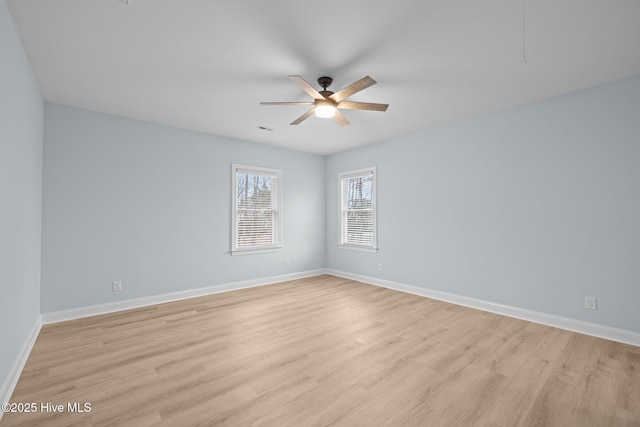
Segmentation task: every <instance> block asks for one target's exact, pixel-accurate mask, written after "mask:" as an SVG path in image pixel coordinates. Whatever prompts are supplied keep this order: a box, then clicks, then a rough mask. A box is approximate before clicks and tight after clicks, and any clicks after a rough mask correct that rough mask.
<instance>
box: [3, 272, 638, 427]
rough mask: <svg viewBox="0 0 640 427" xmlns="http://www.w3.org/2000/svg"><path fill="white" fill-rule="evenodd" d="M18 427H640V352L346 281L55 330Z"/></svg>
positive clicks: (284, 286)
mask: <svg viewBox="0 0 640 427" xmlns="http://www.w3.org/2000/svg"><path fill="white" fill-rule="evenodd" d="M12 401H13V402H23V403H24V402H35V403H37V404H38V405H40V404H41V403H46V402H51V403H53V404H63V405H65V407H66V405H67V403H68V402H79V403H84V402H88V403H90V404H91V412H89V413H83V414H78V413H75V414H74V413H69V412H67V411H66V408H65V412H63V413H56V414H53V413H46V412H37V413H34V414H12V413H7V414H5V416H4V418H3V419H2V421H1V422H0V425H2V426H13V425H46V426H71V425H74V426H75V425H78V426H81V425H100V426H102V425H131V426H146V425H160V426H189V425H230V426H231V425H233V426H235V425H239V426H245V425H256V426H278V427H280V426H325V425H340V426H396V425H410V426H456V425H469V426H508V427H511V426H562V427H573V426H576V427H577V426H580V427H582V426H640V348H638V347H634V346H630V345H624V344H620V343H615V342H611V341H606V340H603V339H598V338H592V337H589V336H585V335H579V334H575V333H571V332H567V331H563V330H560V329H555V328H551V327H547V326H542V325H538V324H534V323H529V322H525V321H521V320H517V319H512V318H508V317H503V316H499V315H495V314H491V313H486V312H482V311H478V310H473V309H469V308H464V307H459V306H455V305H452V304H447V303H443V302H439V301H434V300H431V299H428V298H423V297H418V296H414V295H409V294H404V293H401V292H396V291H392V290H388V289H383V288H378V287H374V286H370V285H366V284H362V283H359V282H354V281H351V280H346V279H341V278H337V277H332V276H317V277H312V278H308V279H303V280H295V281H290V282H284V283H278V284H274V285H269V286H263V287H259V288H253V289H246V290H241V291H235V292H228V293H223V294H217V295H211V296H206V297H200V298H195V299H190V300H184V301H179V302H173V303H168V304H161V305H156V306H151V307H145V308H140V309H135V310H129V311H124V312H120V313H114V314H107V315H101V316H95V317H90V318H85V319H79V320H73V321H69V322H63V323H58V324H53V325H46V326H44V327H43V328H42V331H41V333H40V336H39V337H38V339H37V342H36V344H35V346H34V348H33V351H32V353H31V356H30V357H29V360H28V362H27V364H26V366H25V369H24V371H23V373H22V376H21V377H20V380H19V382H18V385H17V387H16V390H15V392H14V395H13V397H12Z"/></svg>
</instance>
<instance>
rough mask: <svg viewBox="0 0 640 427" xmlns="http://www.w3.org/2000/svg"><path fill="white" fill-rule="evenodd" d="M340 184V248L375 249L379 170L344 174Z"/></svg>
mask: <svg viewBox="0 0 640 427" xmlns="http://www.w3.org/2000/svg"><path fill="white" fill-rule="evenodd" d="M340 182H341V194H342V200H341V221H340V223H341V236H340V244H342V245H356V246H362V247H368V248H375V247H376V221H375V169H373V168H372V169H366V170H363V171H356V172H351V173H344V174H341V178H340Z"/></svg>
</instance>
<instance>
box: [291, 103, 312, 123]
mask: <svg viewBox="0 0 640 427" xmlns="http://www.w3.org/2000/svg"><path fill="white" fill-rule="evenodd" d="M315 109H316V107H313V108H312V109H311V110H309V111H307V112H306V113H304V114H303V115H301V116H300V117H298V118H297V119H295V120H294V121H292V122H291V124H292V125H297V124H300V122H302V121H303V120H306V119H308V118H309V117H311V116H312V115H313V112H314V111H315Z"/></svg>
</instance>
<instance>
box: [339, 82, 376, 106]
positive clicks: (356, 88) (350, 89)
mask: <svg viewBox="0 0 640 427" xmlns="http://www.w3.org/2000/svg"><path fill="white" fill-rule="evenodd" d="M376 83H377V82H376V81H375V80H373V79H372V78H371V77H369V76H367V77H363V78H361V79H360V80H358V81H357V82H355V83H351V84H350V85H349V86H347V87H345V88H344V89H342V90H339V91H338V92H336V93H334V94H333V95H331V96H330V97H329V99H332V100H334V101H336V102H340V101H342V100H343V99H345V98H348V97H350V96H351V95H353V94H355V93H358V92H360V91H361V90H363V89H366V88H368V87H369V86H373V85H374V84H376Z"/></svg>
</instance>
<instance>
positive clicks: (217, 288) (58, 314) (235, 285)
mask: <svg viewBox="0 0 640 427" xmlns="http://www.w3.org/2000/svg"><path fill="white" fill-rule="evenodd" d="M324 273H325V270H324V269H321V270H308V271H303V272H299V273H291V274H283V275H279V276H271V277H263V278H260V279H252V280H244V281H241V282H232V283H225V284H221V285H214V286H207V287H204V288H197V289H189V290H186V291H178V292H170V293H166V294H160V295H152V296H148V297H142V298H135V299H129V300H124V301H117V302H111V303H106V304H97V305H91V306H86V307H78V308H72V309H69V310H61V311H54V312H50V313H43V314H42V324H44V325H47V324H49V323H57V322H64V321H65V320H73V319H80V318H83V317H89V316H96V315H98V314H106V313H113V312H116V311H122V310H129V309H132V308H139V307H146V306H149V305H155V304H163V303H166V302H172V301H179V300H183V299H188V298H196V297H201V296H204V295H212V294H218V293H221V292H229V291H237V290H239V289H245V288H253V287H256V286H264V285H269V284H272V283H277V282H285V281H287V280H296V279H302V278H305V277H311V276H317V275H319V274H324Z"/></svg>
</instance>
